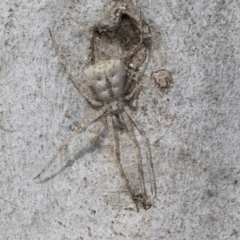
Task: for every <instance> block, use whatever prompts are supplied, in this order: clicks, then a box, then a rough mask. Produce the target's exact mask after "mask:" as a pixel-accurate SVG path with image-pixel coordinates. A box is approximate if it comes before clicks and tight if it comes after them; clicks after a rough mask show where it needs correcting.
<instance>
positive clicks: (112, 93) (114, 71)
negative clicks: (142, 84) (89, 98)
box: [84, 59, 126, 102]
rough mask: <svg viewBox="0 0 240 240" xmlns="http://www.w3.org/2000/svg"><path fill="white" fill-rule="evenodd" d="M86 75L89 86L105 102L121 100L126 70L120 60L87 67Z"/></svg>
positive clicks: (101, 62) (100, 62)
mask: <svg viewBox="0 0 240 240" xmlns="http://www.w3.org/2000/svg"><path fill="white" fill-rule="evenodd" d="M84 75H85V80H86V83H87V85H88V86H89V87H90V88H91V89H92V90H93V92H94V93H95V94H96V96H97V98H98V99H99V100H101V101H103V102H108V101H111V100H113V99H116V98H119V97H120V96H121V95H122V93H123V89H124V84H125V76H126V69H125V65H124V64H123V63H122V62H121V61H120V60H113V59H111V60H107V61H99V62H97V63H96V64H95V65H90V66H89V67H87V68H86V69H85V71H84Z"/></svg>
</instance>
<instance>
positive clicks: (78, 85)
mask: <svg viewBox="0 0 240 240" xmlns="http://www.w3.org/2000/svg"><path fill="white" fill-rule="evenodd" d="M48 30H49V34H50V37H51V39H52V43H53V47H54V50H55V52H56V54H57V58H58V61H59V63H60V64H61V66H62V67H63V69H64V70H65V72H66V73H67V75H68V77H69V78H70V79H71V81H72V83H73V84H74V86H75V87H76V88H77V89H78V90H80V92H81V93H82V95H83V96H84V97H85V98H86V99H87V101H88V102H90V103H91V104H92V105H93V106H94V107H100V106H102V105H103V103H102V102H100V101H97V100H96V99H93V98H91V96H89V93H88V91H87V89H86V87H84V86H83V85H82V84H81V83H80V82H79V81H77V80H76V79H75V78H74V76H73V75H72V73H71V72H70V71H69V70H68V68H67V66H66V65H65V64H64V62H63V60H62V59H61V57H60V54H59V52H58V48H57V44H56V42H55V40H54V38H53V36H52V33H51V31H50V29H48Z"/></svg>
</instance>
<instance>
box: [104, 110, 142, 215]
mask: <svg viewBox="0 0 240 240" xmlns="http://www.w3.org/2000/svg"><path fill="white" fill-rule="evenodd" d="M107 124H108V128H109V132H110V135H111V139H112V140H111V142H112V145H111V148H112V152H113V153H114V154H113V155H114V160H115V162H116V164H117V167H118V169H119V171H120V173H121V176H122V178H123V179H124V181H125V183H126V187H127V189H128V192H129V194H130V196H131V198H132V200H133V202H134V203H135V205H136V208H137V212H138V211H139V209H138V205H137V203H136V201H135V197H134V194H133V192H132V189H131V187H130V185H129V182H128V179H127V178H126V175H125V173H124V170H123V168H122V165H121V163H120V161H119V159H118V156H117V147H116V137H115V134H114V128H113V118H112V116H110V115H108V116H107Z"/></svg>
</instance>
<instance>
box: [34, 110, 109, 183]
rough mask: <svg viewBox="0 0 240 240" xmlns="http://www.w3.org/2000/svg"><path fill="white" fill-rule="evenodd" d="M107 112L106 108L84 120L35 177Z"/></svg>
mask: <svg viewBox="0 0 240 240" xmlns="http://www.w3.org/2000/svg"><path fill="white" fill-rule="evenodd" d="M105 112H106V110H105V109H103V110H101V111H99V112H98V113H97V114H95V115H94V116H92V117H91V119H89V120H87V121H86V122H84V123H83V124H81V125H80V126H79V127H78V128H77V129H76V130H75V131H74V132H73V133H72V134H71V135H70V136H69V137H68V138H67V140H66V141H65V142H64V143H63V144H62V145H61V146H60V148H59V149H58V151H57V152H56V153H55V155H54V156H53V157H52V159H51V160H50V161H49V162H48V164H47V165H46V166H45V167H44V168H43V169H42V170H41V172H40V173H39V174H38V175H37V176H36V177H35V178H34V179H36V178H39V177H40V176H41V175H42V173H44V172H45V171H46V170H47V169H48V168H49V167H50V166H51V165H52V164H53V162H54V161H55V160H56V158H57V156H58V155H59V153H60V152H61V151H62V150H63V149H64V148H65V147H66V146H67V145H68V144H69V142H70V141H71V140H72V139H73V138H74V137H75V136H76V135H77V134H79V133H80V132H81V131H83V130H84V129H86V128H87V127H88V126H89V125H90V124H92V123H93V122H95V121H96V120H97V119H99V118H100V117H101V116H102V115H103V114H104V113H105Z"/></svg>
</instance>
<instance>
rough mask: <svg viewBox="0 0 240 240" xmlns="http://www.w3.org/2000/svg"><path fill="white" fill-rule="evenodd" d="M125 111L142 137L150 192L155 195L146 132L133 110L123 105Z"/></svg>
mask: <svg viewBox="0 0 240 240" xmlns="http://www.w3.org/2000/svg"><path fill="white" fill-rule="evenodd" d="M125 111H126V113H127V115H128V116H129V118H130V119H131V120H132V122H133V123H134V125H135V126H136V128H137V129H138V131H139V132H140V133H141V135H142V136H143V137H144V144H145V148H146V150H147V152H146V157H147V162H148V171H149V173H150V181H151V192H152V194H153V193H154V195H156V181H155V174H154V171H153V166H152V159H151V154H150V149H149V144H148V139H147V134H146V132H145V131H144V130H143V128H142V126H141V125H140V123H139V122H138V121H137V119H136V118H135V116H134V114H133V112H132V111H131V110H130V108H129V107H127V106H126V107H125Z"/></svg>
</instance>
